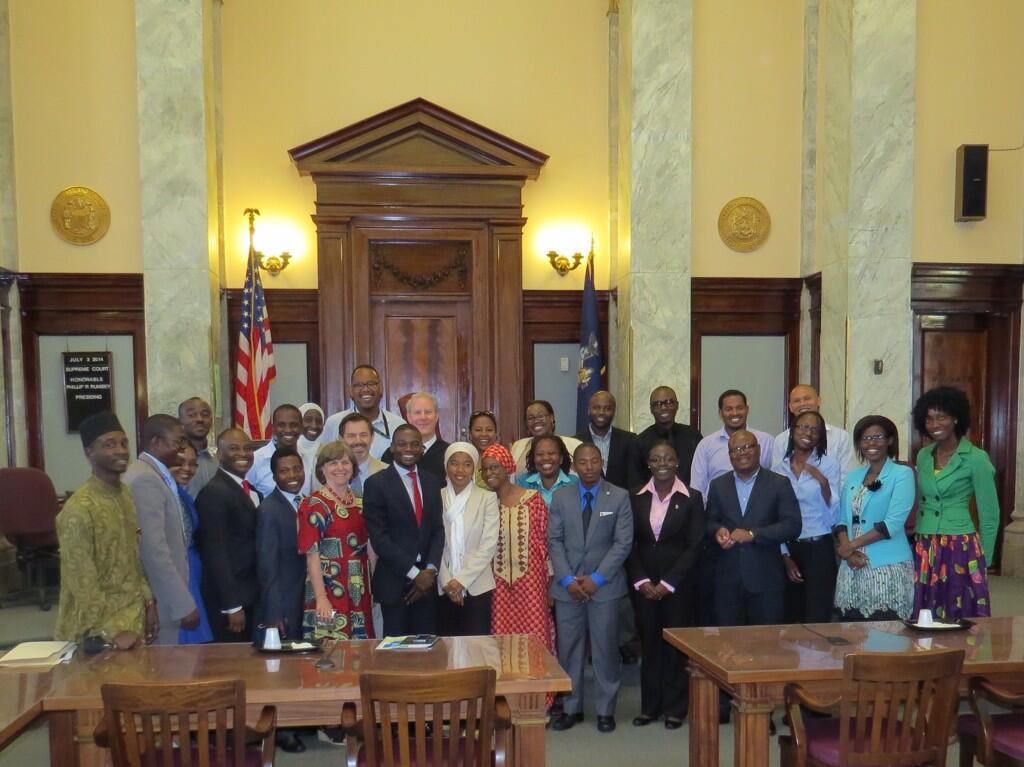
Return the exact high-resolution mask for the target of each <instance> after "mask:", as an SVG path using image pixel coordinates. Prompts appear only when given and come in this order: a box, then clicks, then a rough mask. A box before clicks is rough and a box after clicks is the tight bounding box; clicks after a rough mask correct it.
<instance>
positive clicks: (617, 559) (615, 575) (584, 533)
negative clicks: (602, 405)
mask: <svg viewBox="0 0 1024 767" xmlns="http://www.w3.org/2000/svg"><path fill="white" fill-rule="evenodd" d="M573 466H574V467H575V469H576V473H577V474H578V475H579V478H580V481H579V484H578V485H568V486H566V487H563V488H561V489H559V490H556V491H555V494H554V495H553V496H552V497H551V509H550V512H549V519H548V556H549V557H550V559H551V565H552V567H553V568H554V570H555V576H554V580H553V581H552V583H551V596H552V597H553V598H554V600H555V625H556V628H557V634H558V662H559V663H560V664H561V665H562V668H564V669H565V670H566V673H568V674H569V678H570V679H571V680H572V692H571V693H570V694H569V695H566V696H565V697H564V698H563V706H564V711H563V713H561V714H559V715H558V716H557V717H555V719H554V721H552V723H551V727H552V729H554V730H568V729H569V728H570V727H572V726H573V725H574V724H576V722H582V721H583V665H584V661H585V659H586V655H585V650H586V644H587V641H586V640H587V638H588V636H589V638H590V654H591V658H592V659H593V664H594V678H595V681H596V682H597V696H596V697H597V701H596V708H597V729H598V730H599V731H601V732H611V731H612V730H614V729H615V700H616V698H617V697H618V694H619V684H620V682H621V676H622V663H621V659H620V658H619V642H618V631H619V627H618V604H617V603H618V599H619V598H620V597H622V596H623V595H624V594H625V593H626V575H625V570H624V569H623V563H624V562H625V561H626V557H627V556H628V555H629V551H630V549H631V548H632V546H633V511H632V509H631V507H630V505H629V495H628V493H627V492H626V491H625V490H623V489H622V488H620V487H616V486H615V485H612V484H610V483H608V482H605V481H604V480H602V478H601V472H602V470H603V469H604V462H603V461H602V460H601V451H600V450H598V448H597V447H596V446H595V445H592V444H587V443H584V444H582V445H580V446H579V447H577V448H576V452H575V453H574V454H573Z"/></svg>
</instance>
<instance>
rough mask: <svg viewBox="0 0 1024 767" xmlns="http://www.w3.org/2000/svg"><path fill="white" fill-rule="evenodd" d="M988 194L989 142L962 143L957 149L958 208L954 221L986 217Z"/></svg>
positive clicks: (954, 213)
mask: <svg viewBox="0 0 1024 767" xmlns="http://www.w3.org/2000/svg"><path fill="white" fill-rule="evenodd" d="M987 195H988V144H961V145H960V146H958V147H957V149H956V210H955V211H954V212H953V220H954V221H981V220H982V219H983V218H985V201H986V197H987Z"/></svg>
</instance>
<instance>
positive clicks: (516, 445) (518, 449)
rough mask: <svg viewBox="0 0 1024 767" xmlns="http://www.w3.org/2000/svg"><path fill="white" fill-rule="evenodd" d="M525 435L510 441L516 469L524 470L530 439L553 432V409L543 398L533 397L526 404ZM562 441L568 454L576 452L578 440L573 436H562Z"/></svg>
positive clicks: (578, 444) (518, 470)
mask: <svg viewBox="0 0 1024 767" xmlns="http://www.w3.org/2000/svg"><path fill="white" fill-rule="evenodd" d="M526 431H527V433H528V435H527V436H525V437H523V438H522V439H517V440H516V441H515V442H513V443H512V459H513V460H514V461H515V462H516V471H517V472H520V473H522V472H524V471H526V456H527V455H529V453H530V447H531V441H532V440H533V439H535V438H536V437H541V436H544V435H547V434H554V433H555V409H554V408H553V407H552V406H551V403H550V402H548V401H547V400H543V399H535V400H534V401H533V402H531V403H530V404H529V405H527V406H526ZM562 442H563V444H564V445H565V448H566V450H568V451H569V455H574V454H575V453H576V448H578V447H579V446H580V441H579V440H578V439H576V438H575V437H562Z"/></svg>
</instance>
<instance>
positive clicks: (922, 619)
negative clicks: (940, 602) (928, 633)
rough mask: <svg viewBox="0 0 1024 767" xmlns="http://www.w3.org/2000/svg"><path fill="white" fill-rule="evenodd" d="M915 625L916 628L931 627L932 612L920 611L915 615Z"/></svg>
mask: <svg viewBox="0 0 1024 767" xmlns="http://www.w3.org/2000/svg"><path fill="white" fill-rule="evenodd" d="M917 625H918V626H931V625H932V611H931V610H924V609H922V610H921V611H920V612H919V613H918V614H917Z"/></svg>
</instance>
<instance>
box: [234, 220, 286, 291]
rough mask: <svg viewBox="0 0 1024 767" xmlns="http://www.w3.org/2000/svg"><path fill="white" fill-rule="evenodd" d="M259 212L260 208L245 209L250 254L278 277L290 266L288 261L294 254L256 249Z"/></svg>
mask: <svg viewBox="0 0 1024 767" xmlns="http://www.w3.org/2000/svg"><path fill="white" fill-rule="evenodd" d="M259 214H260V211H259V208H246V209H245V215H246V216H248V217H249V255H250V257H252V258H255V259H256V264H257V265H258V266H259V268H260V269H262V270H263V271H265V272H267V273H268V274H269V275H270V276H271V277H276V276H277V275H278V274H280V273H281V272H283V271H284V270H285V268H286V267H287V266H288V263H289V262H290V261H291V260H292V255H291V253H289V252H288V251H283V252H282V253H278V254H271V255H266V254H264V253H261V252H260V251H258V250H256V245H255V239H256V216H258V215H259Z"/></svg>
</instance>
